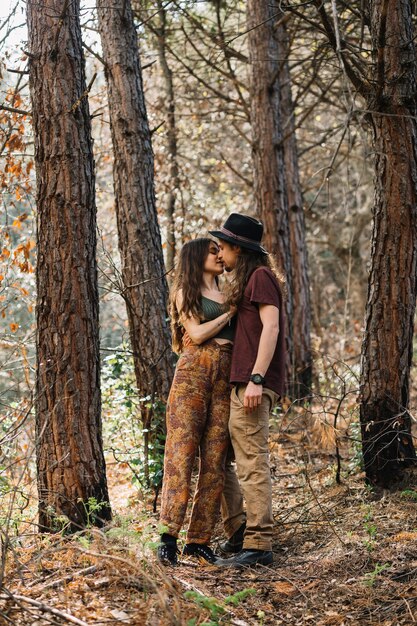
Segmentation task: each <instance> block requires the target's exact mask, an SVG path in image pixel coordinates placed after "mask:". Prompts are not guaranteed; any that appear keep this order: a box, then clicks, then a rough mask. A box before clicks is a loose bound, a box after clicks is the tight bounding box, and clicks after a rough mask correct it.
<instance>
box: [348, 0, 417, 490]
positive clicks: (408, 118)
mask: <svg viewBox="0 0 417 626" xmlns="http://www.w3.org/2000/svg"><path fill="white" fill-rule="evenodd" d="M370 6H371V16H370V17H371V19H370V23H371V35H372V42H373V52H374V60H375V64H376V72H374V76H376V78H377V83H376V87H375V92H374V94H373V96H374V97H373V98H372V99H371V101H370V102H369V103H368V109H369V110H370V111H372V114H371V124H372V129H373V136H374V154H375V205H374V228H373V234H372V256H371V270H370V277H369V286H368V299H367V308H366V321H365V335H364V342H363V347H362V372H361V406H360V417H361V425H362V440H363V453H364V464H365V471H366V476H367V480H368V481H369V482H370V483H373V484H377V485H382V486H387V485H389V484H390V483H391V482H393V480H395V479H396V478H397V477H398V476H399V475H400V473H401V468H403V467H405V466H407V465H409V464H410V463H411V462H413V460H414V459H415V452H414V447H413V442H412V437H411V434H410V430H411V425H410V415H409V413H408V400H409V391H408V386H409V375H410V366H411V358H412V336H413V320H414V311H415V300H416V259H417V240H416V235H417V230H416V229H417V123H416V113H417V110H416V101H415V94H416V89H417V80H416V55H415V48H414V33H413V28H412V6H411V2H410V0H388V1H387V0H374V1H373V2H371V3H370Z"/></svg>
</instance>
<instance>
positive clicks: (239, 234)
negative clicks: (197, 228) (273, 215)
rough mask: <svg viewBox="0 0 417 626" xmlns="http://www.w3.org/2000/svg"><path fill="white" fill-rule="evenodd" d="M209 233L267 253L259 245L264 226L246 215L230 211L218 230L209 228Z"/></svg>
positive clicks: (243, 246) (255, 250)
mask: <svg viewBox="0 0 417 626" xmlns="http://www.w3.org/2000/svg"><path fill="white" fill-rule="evenodd" d="M209 232H210V235H213V236H214V237H217V239H222V240H223V241H227V242H228V243H233V244H234V245H236V246H240V247H241V248H246V249H247V250H253V251H254V252H261V253H262V254H268V252H267V251H266V250H265V248H263V247H262V246H261V240H262V235H263V233H264V227H263V224H262V222H260V221H259V220H256V219H255V218H254V217H249V216H248V215H241V214H240V213H231V214H230V215H229V217H228V218H227V220H226V221H225V223H224V226H222V227H221V228H220V230H210V231H209Z"/></svg>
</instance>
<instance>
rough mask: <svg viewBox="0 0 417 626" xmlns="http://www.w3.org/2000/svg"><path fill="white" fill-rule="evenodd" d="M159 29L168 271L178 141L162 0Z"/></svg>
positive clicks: (171, 256)
mask: <svg viewBox="0 0 417 626" xmlns="http://www.w3.org/2000/svg"><path fill="white" fill-rule="evenodd" d="M157 6H158V11H159V13H158V15H159V28H158V29H157V31H156V43H157V50H158V56H159V63H160V65H161V70H162V76H163V79H164V86H165V97H166V100H165V111H166V116H167V120H166V122H167V129H166V134H167V140H168V157H169V178H168V190H167V192H166V202H165V216H166V220H167V250H166V264H167V268H168V271H170V270H171V269H172V268H173V267H174V262H175V204H176V199H177V193H178V191H179V188H180V181H179V168H178V147H177V146H178V141H177V125H176V119H175V95H174V81H173V76H172V70H171V68H170V67H169V63H168V59H167V54H166V52H167V50H166V45H165V40H166V36H167V32H166V22H167V13H166V10H165V8H164V4H163V2H162V0H158V2H157Z"/></svg>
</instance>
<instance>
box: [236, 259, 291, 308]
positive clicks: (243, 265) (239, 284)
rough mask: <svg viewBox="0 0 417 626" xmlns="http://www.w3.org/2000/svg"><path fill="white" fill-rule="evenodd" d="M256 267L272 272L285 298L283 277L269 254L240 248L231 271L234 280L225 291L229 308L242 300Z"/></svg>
mask: <svg viewBox="0 0 417 626" xmlns="http://www.w3.org/2000/svg"><path fill="white" fill-rule="evenodd" d="M258 267H268V268H269V269H270V270H271V272H273V274H274V275H275V277H276V279H277V280H278V283H279V285H280V287H281V291H282V295H283V296H284V297H285V295H286V288H285V276H284V274H283V272H281V271H280V270H279V269H278V266H277V264H276V261H275V259H274V258H273V257H272V256H271V255H270V254H263V253H261V252H253V251H252V250H246V249H245V248H241V252H240V254H239V256H238V257H237V260H236V266H235V268H234V270H233V274H234V278H233V280H232V281H231V283H230V284H229V287H228V288H227V290H226V302H227V304H228V305H229V306H231V305H234V306H237V305H238V304H239V302H240V301H241V300H242V298H243V293H244V291H245V288H246V285H247V284H248V280H249V278H250V277H251V275H252V273H253V272H254V271H255V270H256V269H257V268H258Z"/></svg>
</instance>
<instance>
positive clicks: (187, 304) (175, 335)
mask: <svg viewBox="0 0 417 626" xmlns="http://www.w3.org/2000/svg"><path fill="white" fill-rule="evenodd" d="M211 244H215V245H216V246H217V243H216V242H215V241H214V240H213V239H209V238H208V237H200V238H199V239H192V240H191V241H188V242H187V243H186V244H184V246H183V247H182V248H181V252H180V258H179V260H178V264H177V267H176V269H175V278H174V282H173V285H172V289H171V293H170V296H169V311H170V316H171V332H172V348H173V350H174V352H176V353H180V352H181V351H182V349H183V343H182V336H183V334H184V329H183V327H182V324H181V316H182V315H185V316H186V317H188V316H195V317H201V316H202V310H201V283H202V280H203V272H204V264H205V261H206V259H207V256H208V254H209V250H210V245H211ZM179 289H181V290H182V300H183V301H182V307H181V310H180V311H179V310H178V308H177V303H176V299H177V294H178V291H179Z"/></svg>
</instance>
